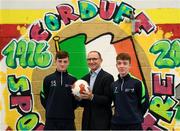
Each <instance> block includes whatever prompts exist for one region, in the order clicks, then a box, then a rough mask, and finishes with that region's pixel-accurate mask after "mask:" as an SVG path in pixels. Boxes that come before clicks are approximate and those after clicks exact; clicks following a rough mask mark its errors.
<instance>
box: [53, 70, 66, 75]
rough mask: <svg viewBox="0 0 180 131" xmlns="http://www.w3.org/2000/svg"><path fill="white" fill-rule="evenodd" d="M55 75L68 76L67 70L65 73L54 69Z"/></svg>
mask: <svg viewBox="0 0 180 131" xmlns="http://www.w3.org/2000/svg"><path fill="white" fill-rule="evenodd" d="M55 73H56V74H58V75H61V74H62V75H67V74H68V72H67V70H66V71H65V72H59V71H58V70H57V69H56V71H55Z"/></svg>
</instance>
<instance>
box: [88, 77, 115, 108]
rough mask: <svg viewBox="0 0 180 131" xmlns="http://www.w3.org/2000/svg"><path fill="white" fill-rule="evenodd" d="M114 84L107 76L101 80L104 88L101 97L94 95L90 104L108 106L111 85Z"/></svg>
mask: <svg viewBox="0 0 180 131" xmlns="http://www.w3.org/2000/svg"><path fill="white" fill-rule="evenodd" d="M112 82H114V78H113V76H112V75H107V76H105V77H104V78H103V83H102V86H104V93H103V94H102V95H97V94H94V97H93V99H92V103H96V104H99V105H109V104H111V103H112V99H111V84H112Z"/></svg>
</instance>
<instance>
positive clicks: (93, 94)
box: [80, 51, 114, 130]
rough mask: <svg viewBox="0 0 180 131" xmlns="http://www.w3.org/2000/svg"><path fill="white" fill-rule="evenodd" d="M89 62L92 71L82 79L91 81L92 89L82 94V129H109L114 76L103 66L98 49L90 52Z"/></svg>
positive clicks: (90, 86)
mask: <svg viewBox="0 0 180 131" xmlns="http://www.w3.org/2000/svg"><path fill="white" fill-rule="evenodd" d="M87 63H88V66H89V68H90V73H88V74H87V75H86V76H84V77H83V78H82V79H84V80H86V81H87V82H88V83H89V88H90V91H89V92H83V94H81V96H80V97H81V99H82V100H81V105H82V106H83V107H84V111H83V118H82V130H97V129H101V130H107V129H110V121H111V116H112V111H111V102H112V100H111V97H110V85H111V83H112V82H113V81H114V78H113V76H112V75H111V74H109V73H107V72H106V71H104V70H103V69H102V68H101V63H102V58H101V54H100V53H99V52H98V51H91V52H89V53H88V56H87Z"/></svg>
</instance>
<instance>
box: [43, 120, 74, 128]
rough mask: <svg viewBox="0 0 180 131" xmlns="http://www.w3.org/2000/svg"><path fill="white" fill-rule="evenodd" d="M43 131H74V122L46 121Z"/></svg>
mask: <svg viewBox="0 0 180 131" xmlns="http://www.w3.org/2000/svg"><path fill="white" fill-rule="evenodd" d="M44 130H76V128H75V123H74V120H59V119H46V122H45V127H44Z"/></svg>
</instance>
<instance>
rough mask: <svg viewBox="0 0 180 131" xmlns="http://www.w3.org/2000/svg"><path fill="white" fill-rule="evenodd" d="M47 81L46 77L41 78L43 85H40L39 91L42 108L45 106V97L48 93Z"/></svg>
mask: <svg viewBox="0 0 180 131" xmlns="http://www.w3.org/2000/svg"><path fill="white" fill-rule="evenodd" d="M48 88H49V87H48V81H47V78H45V79H44V80H43V85H42V89H41V92H40V100H41V104H42V106H43V107H44V108H46V102H47V97H48V94H49V90H48Z"/></svg>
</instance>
